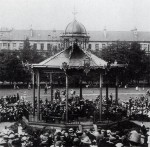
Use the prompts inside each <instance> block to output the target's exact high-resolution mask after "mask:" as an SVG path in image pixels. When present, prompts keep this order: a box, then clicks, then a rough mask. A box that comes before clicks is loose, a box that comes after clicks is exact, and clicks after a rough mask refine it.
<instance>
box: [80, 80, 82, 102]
mask: <svg viewBox="0 0 150 147" xmlns="http://www.w3.org/2000/svg"><path fill="white" fill-rule="evenodd" d="M80 99H82V78H81V77H80Z"/></svg>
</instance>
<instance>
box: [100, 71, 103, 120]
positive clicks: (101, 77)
mask: <svg viewBox="0 0 150 147" xmlns="http://www.w3.org/2000/svg"><path fill="white" fill-rule="evenodd" d="M102 83H103V75H102V73H100V80H99V90H100V100H99V120H100V121H101V120H102Z"/></svg>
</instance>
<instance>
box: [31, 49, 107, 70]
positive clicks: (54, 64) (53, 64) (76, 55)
mask: <svg viewBox="0 0 150 147" xmlns="http://www.w3.org/2000/svg"><path fill="white" fill-rule="evenodd" d="M86 58H88V59H89V60H90V68H91V69H97V68H100V69H105V68H106V66H107V62H106V61H104V60H103V59H101V58H98V57H97V56H96V55H94V54H92V53H91V52H88V51H86V50H83V49H81V48H79V47H77V48H75V49H74V48H73V49H72V47H71V46H70V47H69V48H66V49H64V50H62V51H60V52H59V53H57V54H55V55H54V56H52V57H50V58H48V59H46V60H44V61H42V62H40V63H39V64H32V66H31V67H32V68H33V69H34V68H53V69H61V68H62V63H64V62H66V63H67V65H68V68H75V69H78V68H83V67H84V61H85V59H86Z"/></svg>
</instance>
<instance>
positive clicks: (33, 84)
mask: <svg viewBox="0 0 150 147" xmlns="http://www.w3.org/2000/svg"><path fill="white" fill-rule="evenodd" d="M32 89H33V116H35V73H34V71H33V72H32Z"/></svg>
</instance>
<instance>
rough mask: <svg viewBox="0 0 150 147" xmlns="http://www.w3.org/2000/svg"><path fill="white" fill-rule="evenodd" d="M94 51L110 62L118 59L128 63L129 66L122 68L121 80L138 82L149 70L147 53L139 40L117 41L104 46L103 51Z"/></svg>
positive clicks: (119, 61)
mask: <svg viewBox="0 0 150 147" xmlns="http://www.w3.org/2000/svg"><path fill="white" fill-rule="evenodd" d="M93 53H94V54H96V55H97V56H99V57H101V58H103V59H104V60H106V61H107V62H110V63H114V62H115V61H117V63H118V64H127V65H128V66H127V68H126V69H125V70H122V71H123V74H122V78H121V77H120V79H122V81H121V82H124V83H128V82H132V83H134V82H136V83H137V84H138V82H139V80H143V77H144V76H145V73H146V71H147V70H148V58H147V55H146V54H145V51H143V50H141V48H140V44H139V43H137V42H132V43H129V42H119V41H117V42H115V43H112V44H111V45H109V46H107V47H105V48H103V49H102V51H96V52H93ZM112 75H113V74H112Z"/></svg>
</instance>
